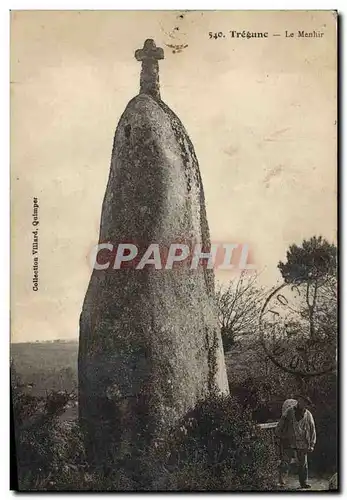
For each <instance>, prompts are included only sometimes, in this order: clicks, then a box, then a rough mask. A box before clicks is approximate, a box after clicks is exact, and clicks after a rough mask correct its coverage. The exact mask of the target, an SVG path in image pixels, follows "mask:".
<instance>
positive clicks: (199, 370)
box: [78, 40, 228, 463]
mask: <svg viewBox="0 0 347 500" xmlns="http://www.w3.org/2000/svg"><path fill="white" fill-rule="evenodd" d="M135 58H136V59H137V60H138V61H141V63H142V71H141V82H140V93H139V95H137V96H136V97H135V98H134V99H132V100H131V101H130V102H129V104H128V105H127V107H126V109H125V111H124V113H123V115H122V116H121V118H120V121H119V124H118V126H117V129H116V133H115V137H114V144H113V150H112V159H111V168H110V174H109V180H108V184H107V188H106V193H105V197H104V201H103V205H102V213H101V224H100V237H99V243H100V244H101V243H108V244H112V245H114V246H115V247H117V248H119V247H118V246H119V245H120V244H129V243H131V244H133V245H135V246H136V248H137V249H138V256H141V255H143V254H144V253H145V252H146V250H147V249H148V247H149V246H150V245H151V244H155V245H158V246H159V248H160V252H161V255H163V254H165V251H164V250H163V249H170V245H172V244H191V243H192V242H195V243H196V242H198V243H200V244H201V247H202V249H205V251H206V249H208V248H209V246H210V237H209V228H208V223H207V219H206V209H205V201H204V192H203V186H202V182H201V176H200V171H199V166H198V161H197V158H196V155H195V152H194V148H193V145H192V143H191V141H190V139H189V137H188V134H187V132H186V131H185V129H184V127H183V125H182V123H181V122H180V120H179V119H178V117H177V116H176V115H175V114H174V113H173V111H171V109H170V108H169V107H168V106H167V105H166V104H165V103H164V102H163V101H162V100H161V98H160V91H159V65H158V60H159V59H163V58H164V53H163V50H162V49H160V48H157V47H156V46H155V43H154V42H153V40H146V42H145V44H144V47H143V49H140V50H137V51H136V52H135ZM192 98H193V95H192ZM101 253H102V252H100V255H101ZM111 254H112V252H109V253H107V251H106V254H105V255H106V256H107V255H108V256H110V255H111ZM100 255H99V257H100ZM105 255H104V257H105ZM165 255H166V257H167V255H168V254H167V253H166V254H165ZM152 257H153V256H152ZM99 260H102V256H101V257H100V258H99ZM103 262H104V264H105V263H106V264H107V259H106V260H105V259H104V261H103ZM138 262H139V261H138V260H137V263H138ZM125 264H127V265H124V266H122V267H121V268H120V269H117V268H116V269H114V265H110V266H109V267H108V268H107V269H102V270H100V269H93V272H92V276H91V279H90V282H89V286H88V290H87V293H86V296H85V300H84V304H83V309H82V314H81V317H80V340H79V359H78V363H79V366H78V370H79V418H80V423H81V425H82V428H83V431H84V435H85V438H86V444H87V449H88V452H89V457H90V459H95V461H96V462H98V463H111V462H112V460H113V458H114V457H115V456H116V455H117V454H119V453H128V454H129V453H130V454H131V453H133V452H135V450H136V449H138V448H139V447H143V446H146V445H150V444H153V442H154V441H155V440H157V439H160V436H163V435H165V432H167V431H168V430H169V429H170V427H171V426H173V425H175V423H177V421H178V420H179V419H180V417H182V416H183V415H184V414H186V412H188V411H189V410H190V409H192V408H193V407H194V406H195V404H196V402H197V401H198V400H201V399H204V398H206V397H208V396H209V394H211V393H212V392H221V393H228V382H227V376H226V370H225V365H224V355H223V347H222V342H221V336H220V331H219V327H218V321H217V316H216V310H215V304H214V274H213V270H212V269H207V267H206V266H202V265H201V266H200V265H199V266H198V267H197V269H196V270H194V269H191V267H190V261H189V259H187V261H186V262H183V261H182V262H179V263H177V265H174V266H173V267H172V269H164V268H163V269H157V268H156V266H155V265H154V264H153V263H152V264H150V263H149V264H147V265H145V266H144V267H143V269H136V268H135V265H134V263H131V262H128V263H125ZM164 264H165V262H164ZM164 264H163V267H164Z"/></svg>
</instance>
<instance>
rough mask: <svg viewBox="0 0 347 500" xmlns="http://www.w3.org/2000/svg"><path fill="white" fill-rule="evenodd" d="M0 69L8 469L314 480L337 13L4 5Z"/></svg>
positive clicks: (320, 463)
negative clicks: (6, 65) (6, 16)
mask: <svg viewBox="0 0 347 500" xmlns="http://www.w3.org/2000/svg"><path fill="white" fill-rule="evenodd" d="M135 51H137V52H136V53H135ZM10 78H11V82H10V90H11V363H12V365H11V366H12V368H13V377H12V378H13V380H14V382H12V385H13V387H15V389H13V391H14V396H13V398H14V399H13V407H14V409H15V412H17V415H21V417H20V418H19V419H18V418H17V417H16V414H15V417H14V419H15V420H14V422H15V429H16V432H17V434H16V453H17V462H18V478H19V488H20V489H22V490H33V489H42V490H47V489H48V490H49V489H58V490H64V489H65V490H66V489H70V490H76V489H77V490H79V489H91V490H93V489H95V490H97V489H99V490H100V489H101V490H107V489H108V490H110V489H111V490H132V491H138V490H144V489H145V490H146V489H147V490H164V491H166V490H211V491H216V490H220V489H222V490H244V489H248V490H249V489H251V490H255V491H259V490H261V491H263V490H271V489H278V488H280V489H285V490H286V489H297V488H306V489H308V488H309V487H311V489H312V488H313V489H317V490H320V489H329V479H330V478H333V479H332V480H331V481H330V487H331V488H335V489H336V488H337V475H335V476H334V474H335V473H336V472H337V444H336V439H337V438H336V435H337V434H336V433H337V402H336V397H337V393H336V377H337V374H336V363H335V357H336V335H337V313H336V307H337V296H336V279H337V278H336V245H337V13H336V12H335V11H12V12H11V70H10ZM128 103H129V104H128ZM116 130H117V132H116V134H115V131H116ZM105 243H107V244H108V245H112V246H111V247H107V248H101V247H98V246H97V245H98V244H99V245H100V244H105ZM193 243H194V245H195V243H198V244H200V247H199V248H200V252H202V253H203V252H205V257H206V252H209V251H210V250H211V249H214V250H213V251H214V252H215V253H214V254H213V256H214V258H215V260H213V259H212V257H211V259H212V260H213V263H212V264H211V265H210V263H211V262H212V261H208V262H207V260H206V259H205V261H204V263H202V265H200V264H201V262H200V260H199V258H200V257H201V255H200V257H199V256H198V257H196V259H197V260H199V262H198V264H197V267H196V268H195V267H194V265H193V264H192V263H193V262H195V260H194V258H195V257H194V256H196V255H197V253H196V252H198V250H197V247H196V246H193ZM122 245H123V246H122ZM129 245H130V246H129ZM150 245H152V246H150ZM125 247H127V248H126V250H125V251H124V248H125ZM149 247H150V248H149ZM186 251H187V253H185V252H186ZM211 251H212V250H211ZM98 252H99V257H100V258H99V260H98V258H96V260H95V256H97V255H98ZM107 252H109V254H108V253H107ZM132 252H134V254H132ZM146 252H147V253H146ZM228 252H229V253H228ZM135 253H136V256H135ZM212 253H213V252H212ZM102 255H103V257H102ZM109 255H112V256H113V260H114V262H113V261H112V263H110V262H109V261H108V259H109ZM129 255H130V257H129ZM164 255H165V259H163V256H164ZM210 255H212V254H210ZM127 257H128V258H127ZM132 257H134V259H133V258H132ZM93 259H94V260H93ZM103 259H104V260H103ZM105 259H106V260H105ZM117 259H118V260H117ZM170 259H171V261H170ZM228 259H229V260H228ZM164 260H165V261H164ZM197 260H196V261H197ZM201 260H203V259H202V257H201ZM98 262H99V266H100V263H104V264H105V263H106V264H105V266H106V267H104V268H103V269H99V268H97V264H98ZM117 262H118V264H117ZM113 264H114V265H113ZM117 265H119V267H118V268H117ZM107 266H108V267H107ZM278 297H280V298H278ZM266 314H267V316H266ZM270 331H271V335H270V334H269V332H270ZM17 378H18V380H19V379H20V382H18V381H17ZM271 380H272V382H271ZM317 387H320V389H317ZM21 391H22V392H21ZM23 394H26V395H27V396H28V398H29V400H30V401H29V403H28V405H29V406H30V405H31V410H30V411H29V410H28V409H27V407H25V408H26V409H25V408H24V407H23V404H24V403H23ZM245 394H246V395H245ZM21 397H22V399H21ZM30 398H31V399H30ZM213 398H214V399H213ZM230 398H231V399H230ZM235 398H236V399H235ZM289 399H293V401H294V406H292V407H291V408H289V413H290V412H292V413H293V415H294V421H295V422H297V421H298V422H301V423H300V425H302V426H304V427H305V426H306V427H305V429H306V431H305V432H306V434H305V436H306V437H305V439H306V438H307V439H306V441H307V442H306V441H305V439H304V438H302V439H303V441H301V437H302V436H301V434H300V432H301V431H300V430H298V429H299V428H297V427H295V426H294V428H293V429H294V430H293V433H294V434H293V435H295V436H296V437H295V439H296V441H295V443H294V444H293V442H292V443H291V444H290V445H288V442H289V441H288V442H287V441H285V439H287V438H288V436H284V434H283V432H284V431H282V429H283V426H285V425H287V424H286V422H287V421H285V422H284V423H283V419H284V416H282V417H281V411H282V410H281V408H282V404H283V403H284V401H285V400H289ZM217 400H218V404H219V405H220V408H222V410H220V413H218V414H219V415H222V416H221V417H220V418H221V419H222V420H223V418H224V419H225V421H224V420H223V422H224V423H222V422H220V425H221V426H222V427H223V429H224V431H223V432H222V431H220V432H222V434H220V433H219V434H218V436H219V437H218V438H216V440H217V444H216V442H215V441H214V442H213V444H211V442H210V441H209V440H208V439H207V437H206V439H207V441H206V443H207V444H206V443H204V444H201V448H199V445H198V444H196V446H197V447H198V451H196V453H197V454H196V455H194V453H195V451H194V450H193V449H192V448H191V447H192V446H193V445H192V441H189V439H188V437H189V432H190V430H189V425H190V424H189V422H191V421H193V422H194V424H192V426H193V427H194V425H196V429H198V428H199V425H200V424H199V422H200V420H199V418H202V417H201V415H202V414H204V415H205V414H206V415H209V417H208V418H211V421H213V422H215V421H216V420H215V419H214V417H213V412H214V411H216V410H215V408H216V406H215V405H216V404H217V403H216V401H217ZM236 400H237V401H236ZM211 401H214V402H211ZM230 401H236V403H231V402H230ZM42 405H43V406H42ZM44 405H46V406H44ZM199 405H200V406H199ZM204 405H205V406H204ZM43 407H44V408H46V410H42V408H43ZM47 408H51V410H47ZM47 411H48V414H49V416H47ZM25 412H27V413H25ZM45 412H46V413H45ZM49 412H51V413H49ZM141 412H142V413H141ZM189 412H195V413H194V414H193V416H192V417H189V418H190V419H191V420H189V418H188V416H187V415H190V413H189ZM199 412H200V413H199ZM204 412H205V413H204ZM247 412H248V413H247ZM262 412H263V413H262ZM264 412H265V413H264ZM300 412H301V413H300ZM55 413H56V414H55ZM287 413H288V412H286V415H287ZM29 414H30V415H29ZM140 414H141V415H145V417H143V420H141V419H142V417H141V418H140V417H139V415H140ZM33 415H34V417H33ZM35 415H36V417H35ZM246 415H248V416H247V418H246ZM299 417H300V418H299ZM35 418H36V420H35ZM286 418H287V419H288V418H289V417H286ZM295 418H296V420H295ZM40 419H41V420H40ZM45 419H46V420H45ZM187 419H188V420H187ZM26 421H27V422H30V425H29V424H28V426H29V427H28V426H27V427H25V425H24V424H23V422H26ZM242 421H247V422H249V425H250V429H251V428H252V429H253V428H256V429H257V431H256V432H257V433H258V434H259V435H258V434H257V435H256V436H254V437H252V438H249V439H250V441H247V439H248V438H246V437H245V436H246V434H247V432H248V431H247V432H246V431H243V430H241V427H242V425H241V423H242ZM40 422H41V424H40ZM42 422H46V423H45V424H43V423H42ZM47 422H49V423H47ZM182 422H183V423H182ZM187 422H188V424H189V425H188V424H187ZM226 422H234V424H233V425H234V427H233V428H232V429H229V427H228V430H225V428H226V427H225V425H226ZM278 422H279V424H277V423H278ZM303 422H304V423H303ZM312 422H313V423H312ZM253 424H254V425H255V427H254V425H253ZM40 425H41V427H40ZM211 425H212V424H211ZM216 425H217V424H216ZM64 426H65V427H64ZM238 426H239V427H238ZM264 426H265V427H264ZM28 428H30V429H32V433H33V436H34V438H30V436H29V430H28ZM43 428H44V429H45V431H43V430H42V429H43ZM176 428H180V429H181V430H182V429H184V432H183V431H182V432H183V434H184V436H186V437H185V438H184V436H183V434H182V432H181V434H177V435H176ZM315 428H316V429H317V432H316V431H314V429H315ZM52 429H55V430H54V431H53V430H52ZM56 429H58V430H56ZM119 429H121V430H119ZM140 429H141V430H140ZM144 429H145V430H144ZM187 429H188V430H187ZM206 429H207V428H206ZM30 432H31V431H30ZM43 432H47V436H46V437H45V438H44V439H43V438H42V439H43V441H44V442H45V443H47V442H49V443H50V444H49V446H48V445H47V446H48V447H49V450H50V451H48V448H47V449H43V448H42V447H41V448H40V450H41V451H38V450H37V449H35V446H34V445H30V444H29V443H30V442H32V439H33V440H34V441H35V442H36V443H39V442H40V439H41V437H42V433H43ZM203 432H204V431H202V434H203ZM211 432H212V433H213V432H214V431H213V430H212V428H209V430H206V433H207V434H208V435H209V434H210V433H211ZM216 432H217V431H216ZM218 432H219V431H218ZM242 432H245V434H242ZM281 432H282V434H281ZM35 433H36V434H35ZM52 433H55V434H54V436H55V437H54V439H53V438H52ZM223 433H224V434H223ZM200 434H201V433H200ZM207 434H206V436H207ZM314 434H317V438H316V437H315V436H314ZM194 435H195V434H194ZM221 435H222V436H223V437H222V438H221V437H220V436H221ZM247 435H248V434H247ZM40 436H41V437H40ZM168 436H171V437H170V439H169V437H168ZM172 436H174V437H172ZM187 436H188V437H187ZM235 436H238V437H237V438H235ZM283 436H284V437H283ZM300 436H301V437H300ZM323 436H326V437H323ZM185 439H186V441H185ZM218 439H220V441H221V442H220V443H219V442H218ZM235 439H236V441H237V442H238V443H239V444H238V445H235V444H232V443H234V441H235ZM64 440H65V441H66V442H67V443H68V445H66V446H65V445H63V444H62V443H63V442H64ZM243 440H245V441H243ZM236 441H235V442H236ZM72 442H73V443H77V442H78V445H77V444H74V445H72V444H71V443H72ZM246 442H247V444H246ZM302 442H303V444H302V446H301V444H300V443H302ZM163 443H165V446H166V448H165V446H164V445H163ZM218 443H219V444H218ZM283 443H287V444H283ZM298 443H299V444H298ZM205 445H206V446H205ZM59 446H61V448H62V449H64V452H61V454H60V455H59V453H58V452H57V451H56V448H57V447H58V448H59ZM72 446H76V449H74V451H73V450H72V448H71V447H72ZM233 446H234V447H235V446H236V448H235V449H234V448H233ZM252 446H254V447H255V448H256V449H259V450H260V451H259V454H260V455H259V456H261V457H262V458H254V457H255V455H254V454H252V453H253V452H252V453H251V452H249V453H250V455H249V456H252V457H253V458H251V459H250V460H251V466H250V467H251V470H252V472H251V473H247V472H245V469H244V468H243V465H242V464H243V463H246V462H247V460H248V459H245V460H246V462H242V460H243V458H240V457H241V455H240V453H241V451H240V450H243V451H244V453H246V455H247V453H248V451H247V450H249V449H250V448H252ZM69 447H70V448H71V449H68V448H69ZM209 447H210V448H209ZM249 447H250V448H249ZM164 448H165V449H164ZM225 448H228V449H229V450H231V449H233V452H232V453H234V455H230V453H231V452H230V453H229V452H226V451H225ZM255 448H254V449H255ZM311 448H312V449H311ZM42 450H43V451H42ZM153 450H154V451H153ZM182 450H183V451H182ZM202 450H205V451H204V452H203V451H202ZM206 450H208V451H207V452H206ZM223 450H224V451H223ZM288 450H289V451H290V453H291V452H293V457H295V460H296V462H295V460H294V459H293V460H291V458H292V457H291V455H290V453H289V454H288ZM135 451H136V452H135ZM63 453H65V454H66V455H64V456H63ZM175 453H176V454H177V455H178V454H180V456H181V459H180V460H178V461H177V462H175V458H172V460H171V462H170V464H169V465H168V464H167V463H166V462H165V460H166V459H167V457H168V456H171V457H174V455H175ZM204 453H207V454H206V455H204ZM228 453H229V455H228ZM267 453H268V455H266V454H267ZM262 454H263V455H262ZM193 455H194V456H195V457H197V456H198V457H199V458H198V459H196V460H198V462H197V463H195V465H194V466H193V463H192V462H189V459H188V458H187V457H188V456H193ZM62 456H63V458H61V457H62ZM73 456H75V459H74V458H73ZM175 456H176V455H175ZM183 456H184V457H185V458H184V459H183V458H182V457H183ZM242 456H243V455H242ZM247 456H248V455H247ZM57 457H60V458H57ZM76 457H77V458H76ZM163 457H166V458H165V459H164V458H163ZM212 457H213V458H212ZM216 457H217V458H216ZM218 457H219V458H218ZM235 457H238V458H235ZM269 457H270V458H269ZM288 457H289V458H288ZM59 460H60V461H59ZM184 460H186V462H184ZM257 460H258V462H257ZM307 461H308V469H307ZM260 462H261V464H264V463H267V464H268V467H267V469H266V470H263V469H262V467H263V465H261V464H260ZM278 462H280V464H281V465H280V468H278ZM247 463H248V462H247ZM106 464H107V465H106ZM149 464H152V465H153V467H152V468H151V467H150V465H149ZM182 464H183V465H182ZM223 464H224V465H223ZM93 467H94V468H93ZM164 470H165V471H166V473H165V474H164V472H163V471H164ZM307 470H308V472H307ZM206 471H208V473H207V472H206ZM211 471H216V472H215V473H214V472H211ZM213 474H215V475H213ZM247 474H250V475H249V476H247ZM286 475H287V478H286V477H285V476H286ZM252 478H253V479H252Z"/></svg>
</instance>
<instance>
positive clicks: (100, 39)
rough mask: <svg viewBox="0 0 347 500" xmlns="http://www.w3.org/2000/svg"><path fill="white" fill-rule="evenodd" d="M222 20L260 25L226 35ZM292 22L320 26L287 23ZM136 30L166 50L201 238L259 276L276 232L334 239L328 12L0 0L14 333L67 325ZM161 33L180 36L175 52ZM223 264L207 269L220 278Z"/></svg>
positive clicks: (42, 333)
mask: <svg viewBox="0 0 347 500" xmlns="http://www.w3.org/2000/svg"><path fill="white" fill-rule="evenodd" d="M232 30H235V31H240V32H242V31H243V30H246V31H250V32H268V33H269V36H268V37H267V38H261V39H259V38H250V39H247V38H242V37H239V38H232V37H231V35H230V31H232ZM299 30H306V31H307V32H312V31H313V30H315V31H316V32H318V31H319V32H322V33H324V35H323V36H322V37H318V38H317V37H316V38H311V37H298V36H297V34H298V31H299ZM286 31H287V32H288V33H290V32H293V33H294V37H286V36H285V32H286ZM210 32H211V33H222V34H223V35H225V37H224V36H223V37H217V38H216V39H215V38H213V37H212V38H210V35H209V33H210ZM274 34H279V35H280V36H273V35H274ZM146 38H153V39H154V40H155V41H156V43H157V45H158V46H160V47H163V49H164V52H165V59H164V60H163V61H160V81H161V96H162V99H163V100H164V101H165V102H166V103H167V104H168V105H169V106H170V107H171V109H173V111H175V113H176V114H177V115H178V116H179V117H180V119H181V121H182V122H183V124H184V126H185V128H186V129H187V131H188V133H189V136H190V138H191V140H192V142H193V144H194V147H195V151H196V154H197V157H198V160H199V164H200V170H201V174H202V179H203V185H204V191H205V197H206V206H207V215H208V222H209V226H210V233H211V240H212V242H228V243H247V244H248V245H249V248H250V251H251V254H252V261H253V262H254V263H255V265H256V268H257V270H259V271H262V273H261V276H260V278H259V280H260V282H261V284H264V285H266V286H271V285H273V284H274V283H276V282H277V281H278V280H279V279H280V274H279V272H278V270H277V263H278V261H279V260H283V259H285V255H286V251H287V249H288V247H289V245H290V244H292V243H297V244H300V243H301V242H302V240H303V239H304V238H310V237H311V236H313V235H322V236H323V237H325V238H327V239H328V240H329V241H331V242H336V228H337V223H336V216H337V197H336V183H337V149H336V148H337V147H336V140H337V126H336V120H337V111H336V108H337V102H336V99H337V96H336V85H337V73H336V20H335V17H334V14H333V13H331V12H328V11H320V12H313V11H306V12H305V11H292V12H288V11H287V12H286V11H262V12H256V11H253V12H247V11H239V12H238V11H234V12H232V11H229V12H213V11H208V12H206V11H205V12H199V11H193V12H184V11H182V12H178V11H177V12H176V11H166V12H164V11H162V12H158V11H143V12H136V11H135V12H126V11H122V12H120V11H119V12H116V11H108V12H107V11H16V12H12V14H11V86H10V89H11V339H12V341H14V342H19V341H31V340H47V339H55V338H67V339H68V338H70V339H73V338H77V337H78V320H79V315H80V312H81V308H82V302H83V299H84V295H85V292H86V288H87V285H88V281H89V278H90V274H91V268H90V265H89V263H88V255H89V253H90V249H91V248H92V247H93V246H94V245H95V244H96V243H97V241H98V231H99V222H100V214H101V204H102V200H103V196H104V192H105V189H106V183H107V179H108V173H109V166H110V157H111V149H112V142H113V136H114V131H115V128H116V126H117V123H118V120H119V118H120V116H121V114H122V112H123V111H124V109H125V107H126V105H127V103H128V102H129V100H130V99H132V97H134V96H135V95H136V94H137V93H138V90H139V74H140V65H139V63H138V62H137V61H136V60H135V58H134V51H135V50H136V49H138V48H141V47H142V45H143V42H144V40H145V39H146ZM169 45H187V47H185V48H184V49H183V50H182V51H181V52H177V51H176V52H175V53H174V52H173V50H172V49H171V48H170V47H169ZM34 197H36V198H37V199H38V205H39V226H38V228H39V232H38V235H39V252H38V257H39V290H38V291H36V292H34V291H33V289H32V277H33V270H32V265H33V256H32V241H33V234H32V231H33V229H35V228H33V226H32V219H33V218H32V211H33V198H34ZM233 277H234V274H233V275H231V274H230V273H228V272H226V271H218V272H217V273H216V278H217V280H219V281H221V282H224V283H225V282H227V281H228V280H230V279H231V278H233Z"/></svg>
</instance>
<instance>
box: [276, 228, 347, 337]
mask: <svg viewBox="0 0 347 500" xmlns="http://www.w3.org/2000/svg"><path fill="white" fill-rule="evenodd" d="M278 268H279V270H280V271H281V274H282V277H283V279H284V281H285V283H288V284H290V283H291V284H293V285H304V286H305V292H306V293H305V300H306V305H307V319H308V321H309V325H310V337H311V339H315V338H317V335H318V333H319V332H318V331H317V330H318V329H319V328H320V326H321V325H320V326H318V325H317V320H318V321H319V319H322V317H323V316H324V317H325V320H327V318H328V317H330V318H331V319H333V318H334V316H335V318H337V313H336V309H337V300H336V299H337V279H336V278H337V248H336V246H335V245H334V244H331V243H329V242H328V241H327V240H325V239H323V238H322V237H321V236H318V237H316V236H313V237H312V238H311V239H309V240H304V241H303V243H302V245H301V246H298V245H295V244H293V245H291V246H290V247H289V250H288V252H287V262H286V263H283V262H279V264H278ZM334 299H335V300H334ZM334 309H335V313H334ZM316 314H318V315H319V316H320V318H318V317H315V316H316ZM325 322H326V321H325ZM336 325H337V321H336V322H335V325H330V327H333V326H336ZM327 327H328V330H329V328H330V327H329V324H328V325H327V324H326V325H325V328H324V329H325V330H327Z"/></svg>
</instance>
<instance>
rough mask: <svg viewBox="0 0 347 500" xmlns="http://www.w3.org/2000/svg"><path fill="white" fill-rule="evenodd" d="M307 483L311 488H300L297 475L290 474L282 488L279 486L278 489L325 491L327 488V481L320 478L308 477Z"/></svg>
mask: <svg viewBox="0 0 347 500" xmlns="http://www.w3.org/2000/svg"><path fill="white" fill-rule="evenodd" d="M308 482H309V484H310V485H311V488H310V489H309V490H303V489H301V488H300V485H299V481H298V478H297V476H292V475H290V476H289V477H288V478H287V484H286V486H285V487H284V488H280V491H326V490H329V481H328V480H327V479H322V478H316V477H313V478H310V479H309V481H308Z"/></svg>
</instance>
